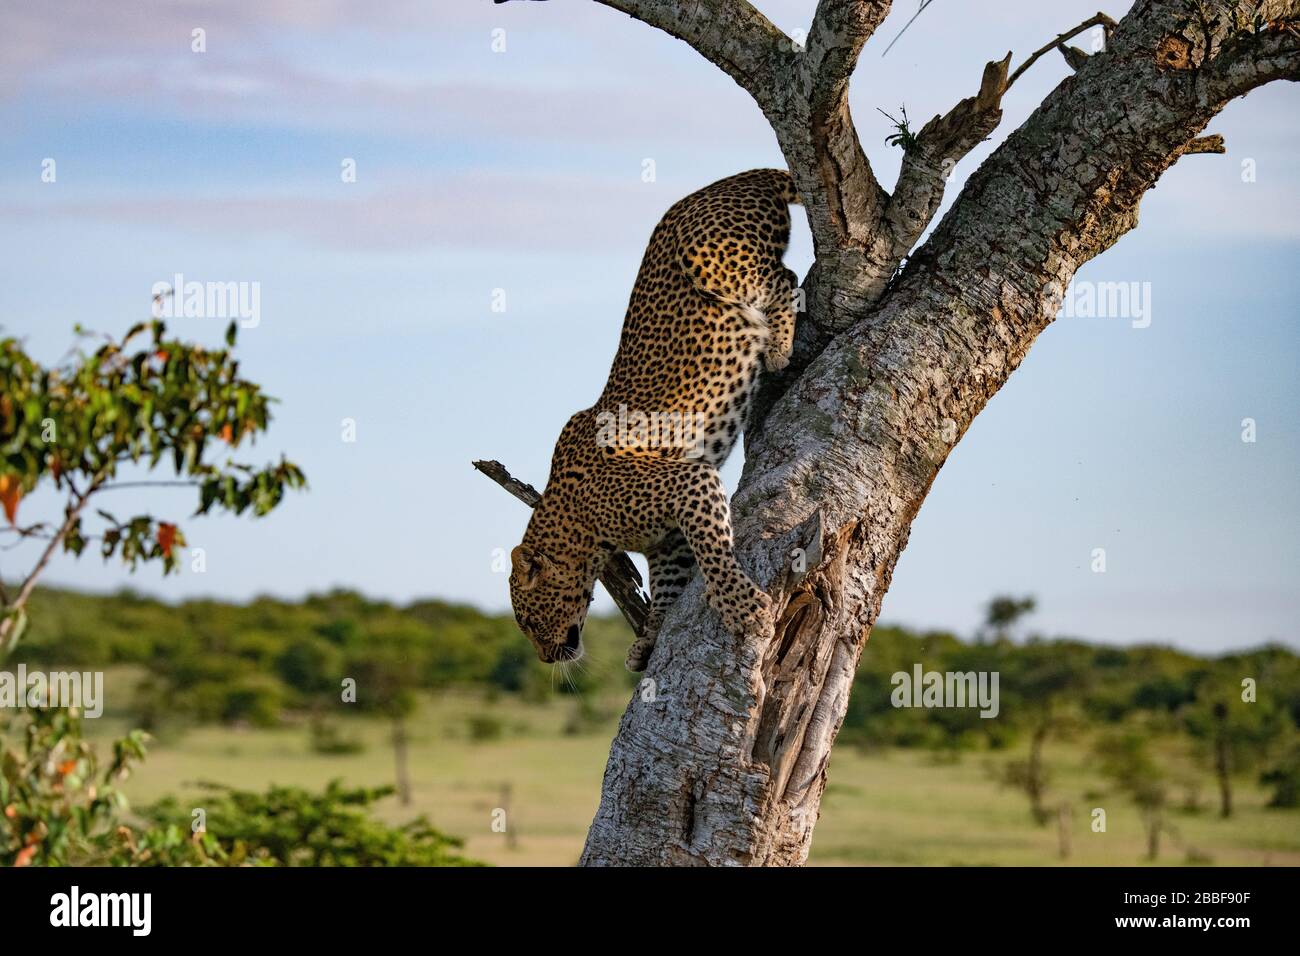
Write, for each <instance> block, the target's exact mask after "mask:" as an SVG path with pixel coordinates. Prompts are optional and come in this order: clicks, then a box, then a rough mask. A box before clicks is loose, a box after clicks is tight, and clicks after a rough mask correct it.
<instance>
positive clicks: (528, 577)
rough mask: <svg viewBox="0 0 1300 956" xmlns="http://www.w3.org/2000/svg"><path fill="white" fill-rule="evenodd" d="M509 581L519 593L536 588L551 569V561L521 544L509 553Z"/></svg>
mask: <svg viewBox="0 0 1300 956" xmlns="http://www.w3.org/2000/svg"><path fill="white" fill-rule="evenodd" d="M510 565H511V569H512V570H511V573H510V577H511V580H513V581H514V583H515V587H517V588H519V589H520V590H521V591H527V590H528V589H529V588H535V587H537V583H538V582H539V581H541V579H542V578H543V577H544V576H545V575H546V572H547V570H548V569H549V568H550V567H551V559H550V558H548V557H546V555H544V554H542V553H541V552H540V551H533V550H532V549H530V548H525V547H524V546H523V545H522V544H521V545H519V546H518V547H517V548H515V549H514V550H513V551H511V552H510Z"/></svg>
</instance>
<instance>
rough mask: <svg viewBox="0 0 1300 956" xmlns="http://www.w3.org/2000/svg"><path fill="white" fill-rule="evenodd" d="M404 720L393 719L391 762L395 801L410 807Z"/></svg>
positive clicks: (409, 777) (409, 781) (409, 782)
mask: <svg viewBox="0 0 1300 956" xmlns="http://www.w3.org/2000/svg"><path fill="white" fill-rule="evenodd" d="M406 751H407V747H406V720H405V719H404V718H402V717H395V718H394V719H393V761H394V764H395V767H394V770H395V772H396V774H397V799H398V800H400V801H401V802H402V806H404V807H409V806H410V805H411V774H410V771H409V769H408V765H407V759H406V756H407V754H406Z"/></svg>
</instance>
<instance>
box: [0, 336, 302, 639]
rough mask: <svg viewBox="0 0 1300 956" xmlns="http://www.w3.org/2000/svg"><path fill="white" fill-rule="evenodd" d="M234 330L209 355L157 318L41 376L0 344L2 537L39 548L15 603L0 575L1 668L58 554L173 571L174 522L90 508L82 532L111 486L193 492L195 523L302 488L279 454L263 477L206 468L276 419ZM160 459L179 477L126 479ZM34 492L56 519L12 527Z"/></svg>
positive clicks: (234, 467) (241, 469) (18, 350)
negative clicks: (55, 503)
mask: <svg viewBox="0 0 1300 956" xmlns="http://www.w3.org/2000/svg"><path fill="white" fill-rule="evenodd" d="M236 330H237V325H236V324H235V323H233V322H232V323H231V324H230V327H229V328H228V329H227V331H226V347H225V348H220V349H209V348H206V347H203V346H199V345H193V344H190V343H186V342H182V341H179V340H177V339H169V338H167V337H166V326H165V324H164V323H163V322H162V321H159V320H154V321H152V322H147V323H144V322H142V323H139V324H137V325H135V326H134V327H132V328H131V329H130V330H129V331H128V332H127V333H126V335H125V336H124V337H123V338H122V339H121V340H120V341H116V340H113V339H111V338H104V340H103V341H102V343H101V344H100V345H99V346H98V347H97V348H96V349H94V351H92V352H85V351H82V350H80V349H76V350H74V352H72V353H71V355H70V357H68V358H66V359H64V360H63V361H61V362H60V363H59V364H57V365H52V366H49V367H45V366H42V365H40V364H39V363H38V362H36V361H35V360H34V359H32V358H31V357H30V356H29V355H28V354H27V353H26V352H25V351H24V350H23V347H22V344H21V343H20V342H19V341H18V340H17V339H15V338H4V339H0V505H2V506H3V509H4V516H5V518H6V520H7V521H8V523H9V527H7V528H4V529H0V533H3V534H7V535H10V536H13V537H14V538H16V539H29V538H30V539H39V540H43V541H44V542H45V545H44V547H43V548H42V549H41V551H40V553H39V555H38V557H37V558H36V561H35V564H34V565H33V567H32V568H31V570H30V571H29V572H28V573H27V574H26V575H25V576H24V577H23V578H22V580H21V581H20V582H18V584H17V589H16V591H14V593H12V594H11V593H10V592H9V589H8V588H7V587H6V585H5V583H4V581H3V578H0V660H3V659H4V658H5V657H6V656H7V655H8V654H9V652H10V651H12V649H13V647H14V645H15V644H17V642H18V640H19V638H21V636H22V633H23V630H24V628H25V626H26V623H27V610H26V608H27V603H28V601H29V599H30V598H31V595H32V592H33V590H34V589H35V587H36V582H37V579H38V578H39V577H40V575H41V573H42V572H43V571H44V570H45V568H46V567H47V566H48V565H49V563H50V560H51V559H52V558H53V556H54V554H55V553H56V552H57V551H59V550H60V549H62V550H63V551H65V552H69V553H71V554H73V555H77V556H79V555H81V553H82V552H83V550H84V549H85V548H86V546H87V545H88V544H90V543H91V542H92V541H96V542H98V547H97V550H98V551H99V553H100V554H101V555H102V556H103V557H104V559H105V560H107V559H109V558H112V557H117V558H119V559H120V560H122V561H123V562H125V563H126V564H127V565H129V566H130V567H131V568H132V569H134V568H135V567H136V566H137V565H138V564H140V563H142V562H150V561H158V562H161V564H162V567H163V573H164V574H165V573H168V572H171V571H175V570H176V569H177V566H178V559H179V548H181V547H182V546H184V545H185V536H184V534H183V533H182V531H181V529H180V526H179V524H178V523H177V522H176V521H174V520H163V519H161V518H156V517H154V516H153V515H150V514H143V515H135V516H133V517H128V518H121V519H119V518H118V517H116V516H115V515H113V514H112V513H110V512H108V511H105V510H103V509H99V510H98V511H97V512H96V514H97V515H98V518H99V522H100V528H99V530H98V531H97V533H93V534H92V533H91V532H90V531H89V530H88V529H87V528H85V527H84V526H83V524H82V521H83V517H84V515H85V512H86V509H87V507H88V505H89V504H90V503H91V501H92V500H94V501H99V500H100V498H101V496H102V495H104V494H105V493H106V492H109V491H112V490H114V489H118V488H127V487H141V486H153V485H174V486H181V487H185V486H189V487H193V488H195V489H197V491H198V507H197V510H196V511H195V512H194V513H195V514H196V515H198V514H205V513H207V512H208V511H209V510H211V509H212V508H213V507H214V506H216V507H217V508H220V509H225V510H227V511H230V512H232V513H234V514H243V513H244V512H246V511H251V512H252V513H253V514H255V515H264V514H266V513H267V512H269V511H271V510H272V509H273V508H275V507H276V505H278V504H279V503H280V501H281V499H282V498H283V497H284V493H285V490H286V489H289V488H300V487H302V486H303V485H304V484H305V478H304V476H303V473H302V471H301V470H300V469H299V468H298V466H297V465H294V464H293V463H292V462H289V461H287V460H285V459H283V458H281V460H280V461H279V462H278V463H276V464H270V465H266V466H264V467H261V468H256V467H254V466H251V465H247V464H241V463H238V462H235V461H233V460H231V459H230V458H228V457H227V458H225V460H224V461H221V462H219V463H218V462H217V461H214V460H212V459H215V458H218V457H219V453H218V451H217V450H218V449H227V450H233V449H235V448H237V447H239V446H240V445H241V444H242V443H244V442H245V441H249V442H251V441H252V440H253V439H254V437H255V436H256V435H257V433H258V432H263V431H265V430H266V427H267V424H268V423H269V421H270V417H271V416H270V405H271V402H272V399H271V398H269V397H268V396H266V395H265V394H264V393H263V392H262V390H261V388H260V387H259V386H258V385H256V384H254V383H253V382H250V381H248V380H247V379H244V378H241V377H240V375H239V363H238V362H237V361H235V359H234V358H233V356H232V353H231V349H233V347H234V344H235V336H236ZM77 331H78V333H79V334H81V335H82V336H83V337H85V336H86V333H84V332H81V330H80V329H78V330H77ZM164 462H165V463H166V464H168V465H170V466H171V470H172V472H173V474H174V475H175V479H174V480H170V481H141V480H136V479H135V475H136V474H138V473H140V472H141V471H143V472H146V473H148V472H153V471H154V470H155V469H157V468H158V467H159V466H160V465H162V464H163V463H164ZM123 471H126V472H127V477H126V478H125V479H124V478H122V477H121V472H123ZM42 482H48V483H49V484H50V485H51V486H53V489H54V491H55V492H56V493H57V494H59V495H60V496H62V498H63V509H62V514H61V515H59V516H58V517H56V518H53V519H50V520H48V521H36V522H32V523H30V524H20V523H19V520H18V516H19V512H20V510H21V505H22V501H23V499H24V498H25V497H27V496H28V495H30V494H31V493H32V491H33V490H35V489H36V487H37V486H38V485H40V484H41V483H42Z"/></svg>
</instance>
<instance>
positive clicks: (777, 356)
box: [763, 352, 790, 372]
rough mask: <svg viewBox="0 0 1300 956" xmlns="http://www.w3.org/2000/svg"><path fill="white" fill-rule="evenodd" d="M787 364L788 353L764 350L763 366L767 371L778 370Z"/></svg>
mask: <svg viewBox="0 0 1300 956" xmlns="http://www.w3.org/2000/svg"><path fill="white" fill-rule="evenodd" d="M789 364H790V355H789V353H782V352H765V353H764V354H763V368H765V369H767V370H768V371H769V372H779V371H781V370H782V369H783V368H785V367H786V366H787V365H789Z"/></svg>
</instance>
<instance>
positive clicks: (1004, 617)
mask: <svg viewBox="0 0 1300 956" xmlns="http://www.w3.org/2000/svg"><path fill="white" fill-rule="evenodd" d="M1035 607H1036V602H1035V601H1034V598H1033V597H1032V596H1026V597H1023V598H1013V597H1008V596H1006V595H999V596H997V597H995V598H993V600H991V601H989V603H988V606H987V607H986V608H985V609H984V627H983V628H982V629H981V631H980V638H981V639H984V638H985V637H992V638H993V639H994V640H1006V639H1007V638H1008V637H1009V636H1010V634H1011V629H1012V628H1013V627H1014V626H1015V625H1016V622H1017V621H1019V620H1020V619H1021V618H1022V617H1024V616H1025V615H1027V614H1031V613H1033V610H1034V608H1035Z"/></svg>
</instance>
